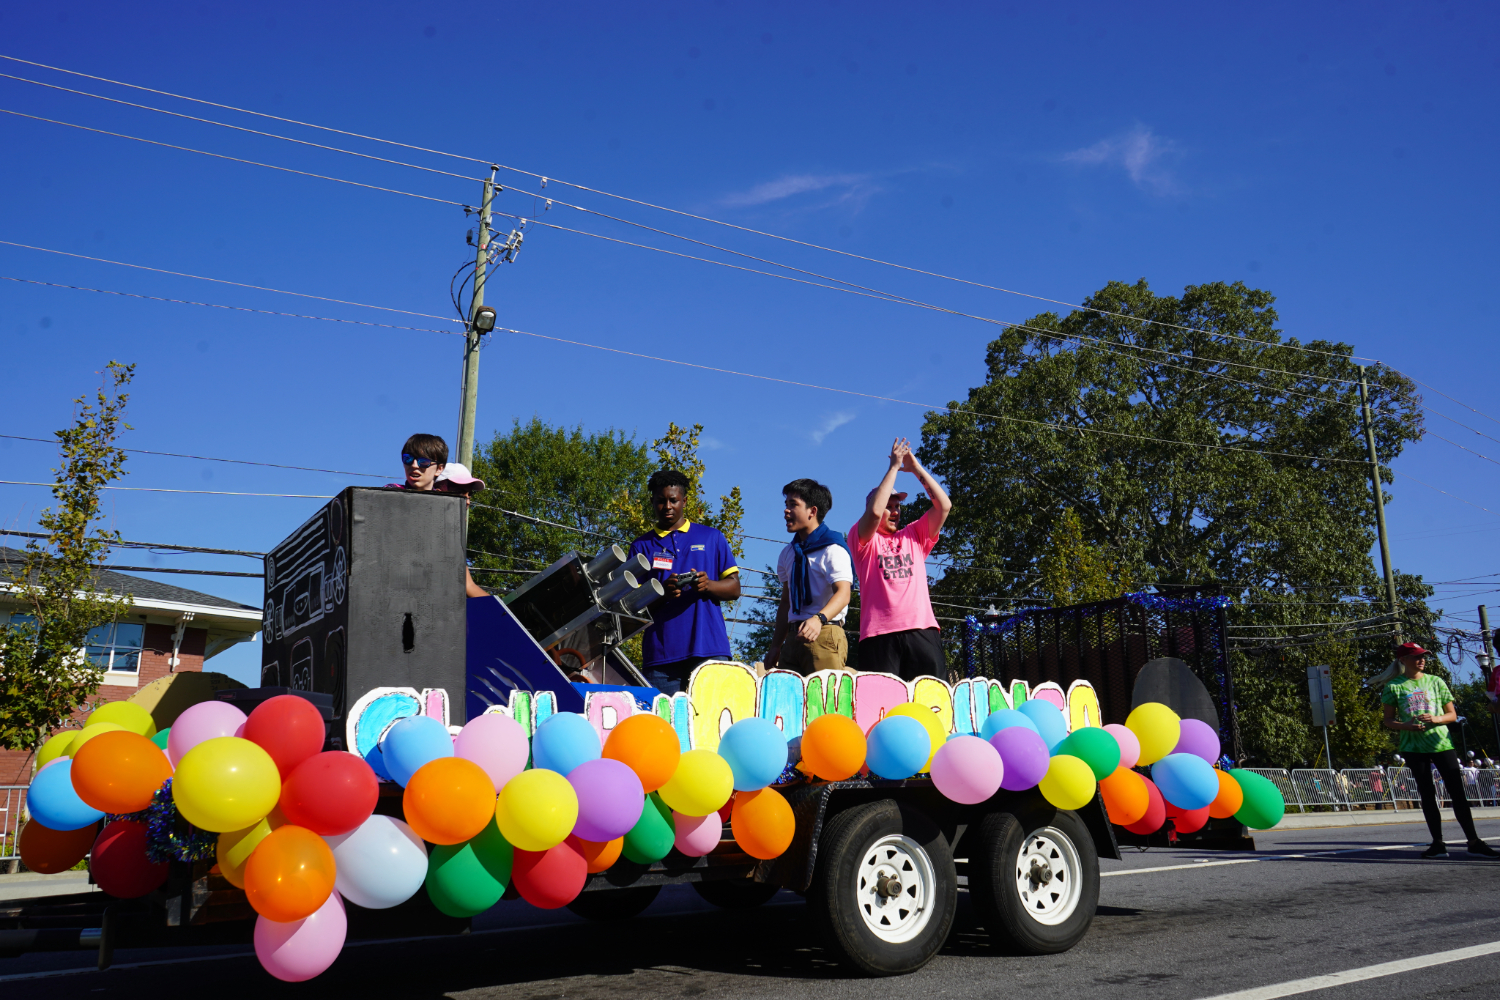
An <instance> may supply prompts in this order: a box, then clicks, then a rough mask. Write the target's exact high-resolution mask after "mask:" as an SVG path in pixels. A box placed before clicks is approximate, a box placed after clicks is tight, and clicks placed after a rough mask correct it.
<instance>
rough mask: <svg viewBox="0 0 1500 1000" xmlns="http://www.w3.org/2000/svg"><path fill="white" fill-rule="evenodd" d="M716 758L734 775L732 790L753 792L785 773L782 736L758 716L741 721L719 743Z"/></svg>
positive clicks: (774, 725)
mask: <svg viewBox="0 0 1500 1000" xmlns="http://www.w3.org/2000/svg"><path fill="white" fill-rule="evenodd" d="M719 756H720V757H723V758H724V761H725V763H727V764H728V765H729V770H730V771H732V772H734V790H735V791H737V792H754V791H758V790H760V789H762V788H765V787H766V786H767V785H769V784H770V783H771V782H773V781H775V780H776V779H777V778H779V777H781V772H782V771H783V770H785V769H786V733H783V732H782V731H781V730H780V729H778V728H777V726H776V723H774V722H772V721H771V720H770V719H762V718H761V717H760V716H752V717H750V718H748V719H741V720H740V721H739V722H736V723H735V724H734V725H732V726H730V727H729V728H728V729H726V730H724V735H723V736H722V737H721V738H720V739H719Z"/></svg>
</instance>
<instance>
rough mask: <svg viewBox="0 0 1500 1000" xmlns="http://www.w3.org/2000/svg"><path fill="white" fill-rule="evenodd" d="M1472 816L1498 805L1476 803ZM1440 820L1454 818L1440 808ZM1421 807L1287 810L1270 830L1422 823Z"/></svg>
mask: <svg viewBox="0 0 1500 1000" xmlns="http://www.w3.org/2000/svg"><path fill="white" fill-rule="evenodd" d="M1471 811H1472V812H1473V813H1474V818H1475V819H1476V820H1478V819H1500V806H1480V807H1476V808H1474V809H1472V810H1471ZM1441 812H1442V814H1443V822H1445V823H1453V822H1456V821H1455V820H1454V818H1453V810H1452V809H1447V808H1445V809H1442V810H1441ZM1425 822H1426V820H1425V819H1424V818H1423V817H1422V810H1421V809H1373V810H1366V811H1361V812H1328V813H1288V814H1287V815H1286V816H1283V817H1282V819H1281V822H1280V823H1277V824H1276V825H1275V826H1273V827H1272V828H1271V830H1270V831H1265V832H1268V833H1269V832H1271V831H1274V830H1321V829H1327V828H1331V827H1340V826H1396V825H1398V824H1402V823H1425Z"/></svg>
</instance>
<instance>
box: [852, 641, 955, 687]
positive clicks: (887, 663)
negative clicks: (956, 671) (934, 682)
mask: <svg viewBox="0 0 1500 1000" xmlns="http://www.w3.org/2000/svg"><path fill="white" fill-rule="evenodd" d="M859 669H861V670H873V671H879V672H880V673H883V674H895V675H897V676H898V677H900V678H901V679H902V680H905V681H910V680H916V679H917V678H918V677H923V676H930V677H939V678H946V677H947V676H948V663H947V661H946V660H944V658H943V644H942V641H941V640H940V639H939V638H938V630H937V629H935V628H909V629H906V630H905V631H902V632H886V633H885V634H884V635H872V636H870V638H868V639H861V640H859Z"/></svg>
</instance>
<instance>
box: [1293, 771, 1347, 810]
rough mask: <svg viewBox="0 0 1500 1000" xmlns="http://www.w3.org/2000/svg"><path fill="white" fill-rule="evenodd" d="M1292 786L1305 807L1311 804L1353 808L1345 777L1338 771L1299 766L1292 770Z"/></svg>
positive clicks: (1298, 799)
mask: <svg viewBox="0 0 1500 1000" xmlns="http://www.w3.org/2000/svg"><path fill="white" fill-rule="evenodd" d="M1292 788H1293V789H1294V790H1295V791H1296V793H1297V801H1298V802H1300V803H1301V804H1302V807H1303V808H1304V809H1306V808H1307V807H1309V806H1332V807H1333V808H1335V809H1337V808H1339V807H1340V806H1342V807H1344V808H1345V809H1349V808H1351V807H1350V805H1349V796H1348V794H1347V793H1346V792H1345V790H1344V782H1343V779H1342V778H1341V777H1340V776H1339V773H1338V772H1337V771H1332V770H1329V769H1328V768H1317V767H1311V768H1298V769H1297V770H1295V771H1293V772H1292Z"/></svg>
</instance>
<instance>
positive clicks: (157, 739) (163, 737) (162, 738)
mask: <svg viewBox="0 0 1500 1000" xmlns="http://www.w3.org/2000/svg"><path fill="white" fill-rule="evenodd" d="M170 735H172V729H171V727H170V726H169V727H167V728H166V729H163V730H161V731H160V732H158V733H157V734H156V735H155V736H153V737H151V742H152V743H155V744H156V745H157V746H159V747H161V749H162V750H163V752H165V751H166V749H167V737H168V736H170Z"/></svg>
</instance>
